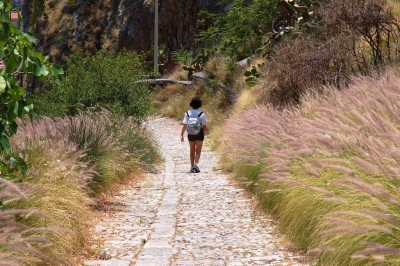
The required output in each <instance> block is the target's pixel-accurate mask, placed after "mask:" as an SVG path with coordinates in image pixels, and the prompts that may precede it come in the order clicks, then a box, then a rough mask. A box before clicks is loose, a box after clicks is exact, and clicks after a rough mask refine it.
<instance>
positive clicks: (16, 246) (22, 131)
mask: <svg viewBox="0 0 400 266" xmlns="http://www.w3.org/2000/svg"><path fill="white" fill-rule="evenodd" d="M19 124H20V126H19V129H18V132H17V134H15V135H14V136H13V138H12V146H13V149H14V151H15V152H17V153H18V154H19V155H20V156H21V157H22V158H24V160H25V161H26V163H27V165H28V169H29V172H28V175H27V176H26V177H22V176H19V174H18V173H16V174H17V176H18V177H19V178H20V179H21V180H23V181H24V182H23V183H22V184H13V183H10V182H8V183H6V186H4V182H5V180H4V182H2V181H3V179H0V182H1V184H0V203H1V204H5V205H4V206H5V209H9V210H10V211H9V212H5V211H4V210H5V209H3V210H1V211H0V220H1V225H0V227H1V230H2V231H1V233H0V246H1V249H2V251H3V252H1V255H0V256H1V259H2V261H3V259H4V261H9V262H10V263H18V262H19V261H21V260H22V261H25V262H28V261H31V262H30V263H29V265H63V263H64V262H65V263H68V264H69V265H82V263H83V262H82V261H81V260H82V257H83V253H84V252H85V251H87V250H88V248H87V246H86V243H87V241H88V226H89V223H90V220H91V219H92V216H93V213H92V208H93V206H96V204H98V203H99V202H100V201H98V200H96V199H95V198H93V196H94V195H99V197H102V195H104V194H102V192H104V193H105V192H106V191H107V188H113V187H115V184H117V183H120V182H125V180H126V179H127V178H129V179H133V178H134V177H135V176H140V173H141V170H140V169H144V168H146V169H147V170H151V169H150V167H149V166H150V164H151V163H152V162H155V161H156V160H157V158H159V156H157V153H156V150H155V148H154V147H152V145H153V144H152V142H151V141H150V140H148V137H147V138H146V132H144V131H143V130H142V129H141V128H140V127H139V126H137V125H135V124H134V122H133V120H132V119H129V118H119V119H118V117H113V116H112V115H111V114H110V113H108V112H106V111H105V110H103V111H102V112H98V113H91V112H81V113H80V114H79V115H78V116H76V117H65V118H62V119H61V118H60V119H57V120H56V121H54V120H51V119H50V118H46V117H39V118H36V119H35V120H34V121H33V122H30V121H23V122H22V121H20V122H19ZM18 217H19V218H18ZM15 222H18V223H15ZM12 224H14V225H13V226H12V227H10V225H12ZM7 228H13V229H12V230H11V231H10V233H11V232H12V236H13V237H14V239H15V240H16V241H17V242H15V243H14V242H13V241H6V240H7V237H8V236H11V234H9V233H7V232H6V231H7V230H9V229H7ZM3 229H6V231H4V230H3ZM1 239H3V240H5V242H2V240H1ZM29 243H31V244H32V247H31V248H29V249H27V248H23V247H24V246H26V245H27V244H29ZM9 245H12V247H13V248H9V247H8V246H9ZM33 247H34V248H33ZM7 251H9V252H7Z"/></svg>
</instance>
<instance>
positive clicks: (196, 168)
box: [193, 165, 200, 173]
mask: <svg viewBox="0 0 400 266" xmlns="http://www.w3.org/2000/svg"><path fill="white" fill-rule="evenodd" d="M193 169H194V171H195V173H200V168H199V167H198V166H197V165H195V166H193Z"/></svg>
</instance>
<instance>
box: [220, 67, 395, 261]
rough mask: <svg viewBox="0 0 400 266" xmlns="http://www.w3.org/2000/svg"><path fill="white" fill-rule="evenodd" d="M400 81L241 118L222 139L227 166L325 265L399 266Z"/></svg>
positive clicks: (362, 85)
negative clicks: (399, 140)
mask: <svg viewBox="0 0 400 266" xmlns="http://www.w3.org/2000/svg"><path fill="white" fill-rule="evenodd" d="M396 73H397V72H396V71H395V70H392V71H388V72H386V74H385V75H383V76H382V77H381V78H380V79H379V80H375V79H373V78H367V77H359V78H354V79H353V81H352V84H354V85H352V86H351V87H350V88H349V89H348V90H346V91H345V92H343V93H338V92H337V91H336V92H335V90H332V91H331V92H330V94H329V96H326V97H321V96H319V94H318V93H316V94H312V93H309V94H308V96H306V97H304V98H301V99H300V101H301V103H302V105H301V107H300V108H296V109H294V108H293V109H292V110H287V109H286V110H282V111H278V110H275V109H273V108H268V107H265V106H262V107H261V106H260V107H256V108H255V109H250V110H248V111H244V112H237V114H236V115H235V116H232V118H229V119H228V120H227V123H226V125H225V130H224V132H223V134H221V135H220V141H219V142H218V146H219V147H220V150H221V152H222V158H223V159H224V160H223V161H222V163H224V165H225V168H226V169H228V170H229V171H233V173H234V174H235V176H236V177H237V178H238V180H240V181H241V182H243V185H244V186H245V187H247V188H248V189H249V190H250V191H252V192H253V193H255V194H256V195H257V196H258V197H259V200H260V204H261V205H262V206H264V208H266V209H269V210H270V211H271V212H273V213H275V214H276V215H277V217H279V220H280V225H281V229H282V231H284V232H285V233H287V234H288V235H289V236H291V237H292V240H293V242H294V243H296V244H297V246H298V247H299V248H302V249H308V250H310V252H311V253H313V254H314V255H315V256H318V261H319V263H320V265H330V263H332V262H334V263H335V265H397V264H398V263H400V256H399V255H398V254H399V253H400V250H399V249H398V246H397V245H396V244H395V243H398V241H399V238H398V233H399V229H400V227H399V226H398V221H399V219H400V217H399V216H398V213H399V211H400V197H399V193H398V189H397V187H398V184H399V173H400V167H399V159H400V157H399V156H398V151H399V150H400V149H399V148H400V147H399V144H398V141H397V139H398V136H399V134H400V131H399V130H400V126H399V125H400V117H399V113H398V111H397V110H399V109H400V106H399V102H400V94H399V91H400V89H399V85H398V84H400V80H399V79H398V77H397V75H396ZM332 251H333V252H332ZM378 257H379V258H380V260H378V259H377V258H378Z"/></svg>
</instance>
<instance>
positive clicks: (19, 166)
mask: <svg viewBox="0 0 400 266" xmlns="http://www.w3.org/2000/svg"><path fill="white" fill-rule="evenodd" d="M10 160H12V161H13V164H14V167H15V168H16V170H19V171H21V173H22V174H23V175H24V177H26V174H27V173H28V166H27V165H26V163H25V161H24V160H23V159H22V158H20V157H11V158H10Z"/></svg>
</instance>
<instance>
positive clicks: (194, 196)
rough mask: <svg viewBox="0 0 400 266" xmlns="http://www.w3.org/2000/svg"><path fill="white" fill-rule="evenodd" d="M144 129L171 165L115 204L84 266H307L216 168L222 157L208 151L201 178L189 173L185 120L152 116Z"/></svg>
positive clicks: (120, 196)
mask: <svg viewBox="0 0 400 266" xmlns="http://www.w3.org/2000/svg"><path fill="white" fill-rule="evenodd" d="M146 127H147V128H148V129H149V130H150V131H151V132H152V134H153V135H154V138H155V140H156V141H157V142H158V143H159V146H160V150H161V151H162V154H163V156H164V158H165V164H164V165H163V166H162V168H161V171H160V173H158V174H147V176H146V178H145V179H143V180H141V181H140V182H139V183H136V184H135V186H131V187H129V186H127V187H126V188H125V189H123V190H122V191H120V192H119V193H118V195H117V196H115V197H114V198H113V203H114V211H113V212H112V213H111V214H104V216H102V218H101V219H99V221H98V223H97V225H96V227H95V228H93V234H94V238H97V239H99V240H101V241H104V242H103V243H102V244H101V245H98V246H96V247H95V248H96V250H98V256H97V258H96V260H90V261H86V263H85V265H112V266H125V265H126V266H128V265H138V266H164V265H165V266H167V265H168V266H170V265H171V266H175V265H176V266H178V265H179V266H181V265H182V266H183V265H190V266H196V265H229V266H239V265H290V266H295V265H296V266H300V265H308V264H307V263H306V262H304V261H305V260H304V258H303V257H301V256H300V255H296V254H294V253H292V252H290V251H289V250H290V249H289V248H288V243H287V242H286V241H285V240H284V239H283V238H282V237H281V236H280V235H279V234H278V233H277V230H276V228H275V227H274V225H273V221H272V220H271V219H269V218H268V217H265V216H264V215H261V214H259V213H256V212H254V211H253V210H254V200H253V199H252V198H250V197H249V196H248V195H246V193H245V192H244V191H243V190H242V189H240V188H238V187H237V186H236V185H235V183H234V181H233V180H231V179H230V178H229V177H228V176H225V175H223V174H220V173H219V171H218V170H215V169H216V168H217V167H218V166H217V158H216V157H215V155H214V154H213V152H212V151H210V150H208V149H207V147H205V148H204V149H203V153H202V156H201V159H200V164H199V166H200V169H201V172H200V173H197V174H191V173H189V160H188V154H189V145H188V143H187V140H185V142H184V143H181V142H180V125H179V122H176V121H174V120H171V119H167V118H153V119H151V120H149V121H148V122H147V123H146ZM205 141H207V139H206V140H205Z"/></svg>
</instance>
